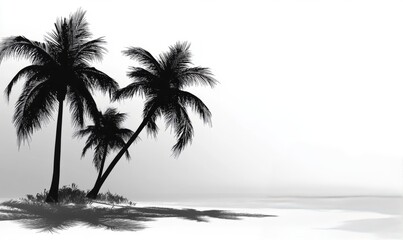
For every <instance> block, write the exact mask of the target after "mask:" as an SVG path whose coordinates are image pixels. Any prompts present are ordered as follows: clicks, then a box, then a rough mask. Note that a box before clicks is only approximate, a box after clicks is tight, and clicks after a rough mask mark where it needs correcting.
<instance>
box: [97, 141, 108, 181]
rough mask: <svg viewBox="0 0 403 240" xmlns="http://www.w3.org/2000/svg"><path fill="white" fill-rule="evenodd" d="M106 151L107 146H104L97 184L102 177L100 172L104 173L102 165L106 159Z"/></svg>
mask: <svg viewBox="0 0 403 240" xmlns="http://www.w3.org/2000/svg"><path fill="white" fill-rule="evenodd" d="M107 150H108V145H107V144H105V150H104V155H103V156H102V162H101V167H100V168H99V172H98V177H97V182H98V181H99V179H100V178H101V177H102V172H103V171H104V164H105V159H106V153H107Z"/></svg>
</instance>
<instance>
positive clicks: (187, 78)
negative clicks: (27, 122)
mask: <svg viewBox="0 0 403 240" xmlns="http://www.w3.org/2000/svg"><path fill="white" fill-rule="evenodd" d="M189 47H190V45H189V44H188V43H186V42H184V43H180V42H178V43H176V44H175V45H174V46H171V47H170V49H169V51H168V52H166V53H164V54H162V55H160V57H159V58H158V59H156V58H154V57H153V56H152V55H151V54H150V53H149V52H147V51H146V50H144V49H142V48H135V47H131V48H128V49H127V50H125V51H123V54H124V55H126V56H129V57H130V58H132V59H137V60H138V61H139V62H140V63H141V64H143V65H144V66H145V68H141V67H131V68H130V71H129V72H128V76H129V77H130V78H132V79H133V83H131V84H129V85H128V86H126V87H124V88H122V89H120V90H118V91H116V92H115V94H114V100H120V99H123V98H131V97H133V96H134V95H136V94H137V95H140V96H144V97H145V99H146V102H145V105H144V110H143V121H142V122H141V124H140V126H139V127H138V128H137V130H136V132H135V133H134V134H133V135H132V137H131V138H130V139H129V141H128V142H127V144H126V145H125V146H124V147H123V148H122V149H121V150H120V152H119V153H118V154H117V156H116V157H115V158H114V159H113V160H112V162H111V164H110V165H109V166H108V168H107V169H106V171H105V173H104V174H103V175H102V177H101V178H100V179H99V180H98V181H97V182H96V183H95V185H94V188H93V189H92V190H91V191H90V192H89V193H88V194H87V197H88V198H92V199H95V198H96V196H97V194H98V192H99V190H100V188H101V186H102V184H103V183H104V182H105V180H106V178H107V177H108V176H109V174H110V173H111V171H112V169H113V168H114V167H115V165H116V164H117V162H118V161H119V160H120V158H121V157H122V156H123V154H124V152H125V151H127V149H128V148H129V146H130V145H131V144H132V143H133V141H134V140H135V139H136V138H137V137H138V135H139V134H140V132H141V131H142V130H143V128H144V127H147V130H148V132H149V133H150V134H152V135H154V136H155V135H156V134H157V132H158V127H157V125H156V123H155V121H156V119H157V118H158V117H164V118H165V121H166V124H167V126H170V127H172V128H173V129H174V132H175V135H176V138H177V142H176V144H175V145H174V146H173V147H172V150H173V153H174V155H175V156H178V155H179V154H180V152H181V151H182V150H183V149H184V148H185V146H186V145H187V144H188V143H190V142H191V140H192V137H193V126H192V123H191V121H190V118H189V115H188V113H187V109H186V107H191V108H192V109H193V110H194V111H195V112H196V113H198V114H199V115H200V117H201V118H202V119H203V121H204V123H208V124H210V125H211V113H210V110H209V109H208V108H207V106H206V105H205V104H204V103H203V102H202V101H201V100H200V99H199V98H197V97H196V96H195V95H193V94H191V93H190V92H187V91H184V90H183V88H185V87H187V86H192V85H199V84H200V85H209V86H211V87H213V86H214V85H215V84H216V83H217V81H216V80H215V79H214V78H213V75H212V73H211V72H210V70H209V69H208V68H204V67H190V66H189V65H190V64H191V53H190V50H189Z"/></svg>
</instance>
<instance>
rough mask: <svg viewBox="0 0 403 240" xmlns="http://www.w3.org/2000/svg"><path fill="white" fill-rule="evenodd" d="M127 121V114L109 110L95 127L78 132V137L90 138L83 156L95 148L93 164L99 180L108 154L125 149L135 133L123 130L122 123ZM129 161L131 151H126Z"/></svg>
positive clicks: (100, 117)
mask: <svg viewBox="0 0 403 240" xmlns="http://www.w3.org/2000/svg"><path fill="white" fill-rule="evenodd" d="M125 119H126V114H125V113H119V112H118V111H117V110H116V108H108V109H107V110H106V111H105V113H103V114H102V112H100V114H99V121H97V122H95V124H94V125H90V126H87V127H86V128H85V129H82V130H79V131H77V132H76V133H75V134H74V135H75V136H76V137H85V136H88V138H87V141H86V143H85V146H84V148H83V152H82V156H84V155H85V153H86V152H87V150H88V149H89V148H94V149H95V150H94V158H93V163H94V165H95V168H96V169H97V170H98V177H97V181H98V179H100V178H101V176H102V173H103V169H104V164H105V159H106V156H107V155H108V153H110V151H112V150H116V149H117V148H123V147H124V146H125V144H126V142H125V141H127V140H128V139H129V138H130V136H132V135H133V131H132V130H130V129H127V128H121V124H122V122H123V121H124V120H125ZM126 157H127V159H130V154H129V151H128V150H127V151H126Z"/></svg>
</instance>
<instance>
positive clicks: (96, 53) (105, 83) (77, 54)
mask: <svg viewBox="0 0 403 240" xmlns="http://www.w3.org/2000/svg"><path fill="white" fill-rule="evenodd" d="M84 15H85V12H84V11H81V10H78V11H77V12H76V13H74V14H73V15H71V16H70V18H68V19H66V18H63V19H62V18H60V19H58V20H57V22H56V23H55V30H54V31H53V32H51V33H49V34H48V36H47V37H46V38H45V41H44V42H37V41H31V40H29V39H27V38H25V37H23V36H14V37H9V38H6V39H5V40H4V41H3V42H2V45H1V48H0V61H2V60H3V59H4V58H5V57H10V56H14V57H17V58H26V59H28V60H30V61H31V63H32V65H29V66H26V67H24V68H23V69H21V70H20V71H19V72H18V73H17V74H16V75H15V77H14V78H13V79H12V80H11V82H10V83H9V84H8V86H7V88H6V90H5V94H6V96H7V97H9V95H10V93H11V91H12V88H13V86H14V85H15V84H16V83H17V82H18V80H21V79H24V78H25V79H26V81H25V84H24V87H23V90H22V94H21V95H20V97H19V99H18V100H17V103H16V111H15V114H14V119H13V121H14V123H15V125H16V127H17V135H18V140H19V143H20V142H21V140H26V139H27V138H29V137H30V135H31V134H32V132H33V130H34V129H39V128H41V125H42V121H43V120H48V119H49V118H50V116H51V114H52V112H53V110H54V109H55V104H56V102H57V101H59V102H61V101H63V100H64V99H65V98H66V97H67V100H68V102H69V103H70V110H71V112H72V116H73V118H72V119H73V123H74V124H75V125H78V126H83V124H84V113H87V114H88V115H89V116H92V117H96V116H97V114H98V111H97V108H96V104H95V102H94V100H93V98H92V96H91V91H92V90H93V89H95V88H97V89H100V90H102V91H103V92H109V93H110V94H111V93H112V92H113V91H115V90H116V89H117V88H118V84H117V83H116V82H115V81H114V80H113V79H111V78H110V77H109V76H108V75H106V74H104V73H103V72H101V71H99V70H97V69H95V68H93V67H90V66H89V62H90V61H92V60H97V59H101V58H102V55H103V54H104V52H105V48H104V47H102V45H103V44H104V43H105V41H104V40H103V38H97V39H94V40H89V38H90V37H91V33H90V32H89V29H88V23H87V22H86V20H85V18H84Z"/></svg>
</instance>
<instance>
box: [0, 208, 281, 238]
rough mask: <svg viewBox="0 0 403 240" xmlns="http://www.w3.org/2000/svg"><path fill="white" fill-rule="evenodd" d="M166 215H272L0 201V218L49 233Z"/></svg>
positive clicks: (126, 225)
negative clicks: (80, 226) (80, 225)
mask: <svg viewBox="0 0 403 240" xmlns="http://www.w3.org/2000/svg"><path fill="white" fill-rule="evenodd" d="M167 217H175V218H181V219H185V220H193V221H198V222H208V218H219V219H230V220H239V219H241V218H242V217H275V216H274V215H263V214H246V213H234V212H229V211H222V210H206V211H199V210H196V209H189V208H186V209H176V208H161V207H132V206H124V207H118V208H111V207H108V208H99V207H88V206H87V205H78V204H77V205H58V204H55V205H49V204H45V203H33V202H28V201H23V202H19V201H8V202H3V203H1V204H0V221H17V222H19V223H21V224H22V225H23V226H24V227H26V228H29V229H35V230H40V231H50V232H57V231H58V230H63V229H67V228H69V227H73V226H75V225H78V224H83V225H85V226H87V227H95V228H104V229H109V230H118V231H137V230H142V229H144V228H146V226H145V225H144V224H143V222H146V221H152V220H155V219H158V218H167Z"/></svg>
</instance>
